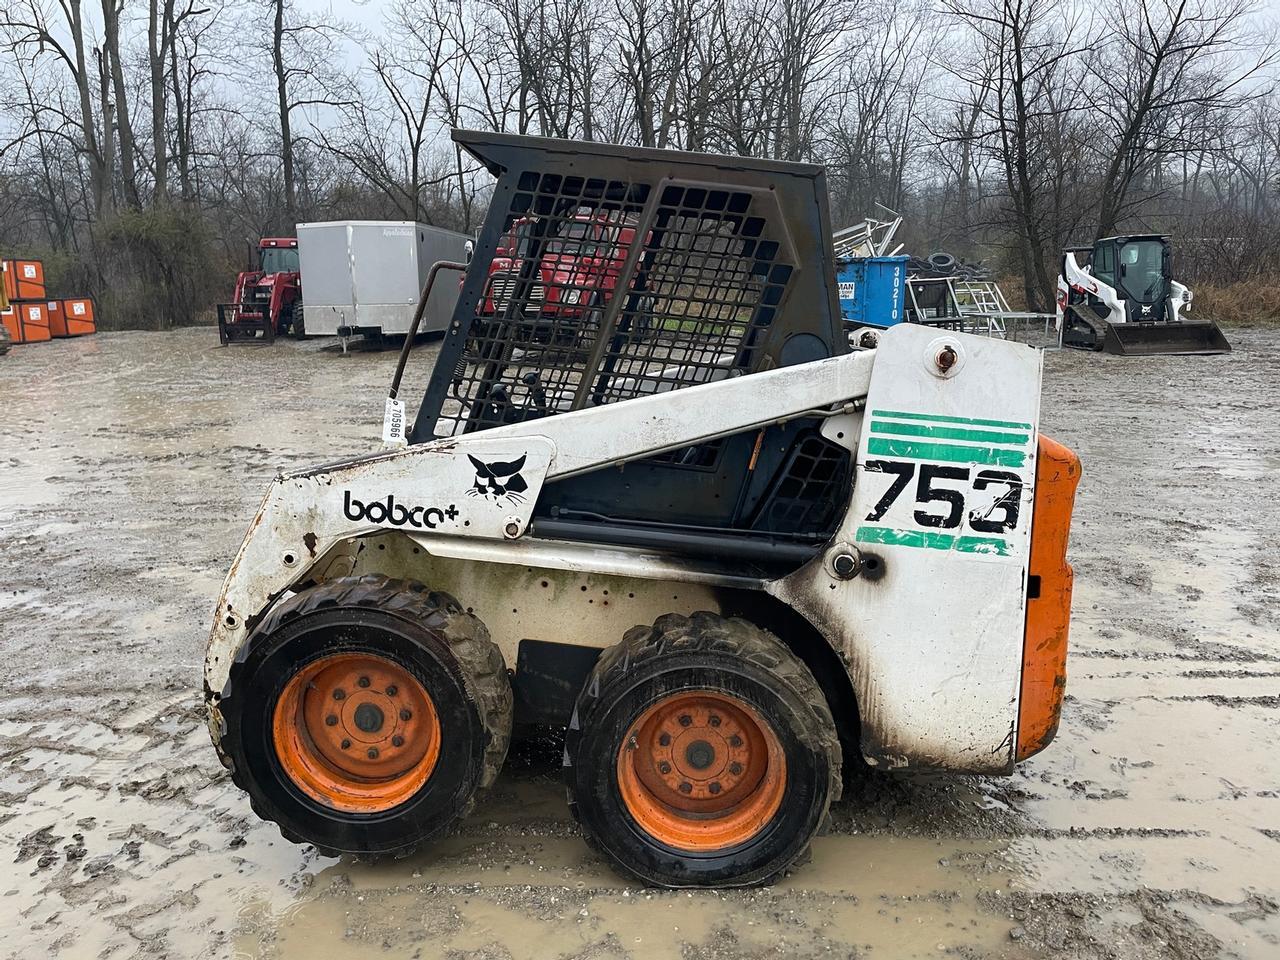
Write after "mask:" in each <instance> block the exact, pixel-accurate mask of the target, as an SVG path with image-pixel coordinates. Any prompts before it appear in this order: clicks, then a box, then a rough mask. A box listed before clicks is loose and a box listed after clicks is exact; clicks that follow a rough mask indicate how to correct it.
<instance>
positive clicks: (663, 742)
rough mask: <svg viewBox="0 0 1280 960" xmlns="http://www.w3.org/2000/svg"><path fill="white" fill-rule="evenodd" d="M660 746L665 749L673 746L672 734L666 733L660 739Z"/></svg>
mask: <svg viewBox="0 0 1280 960" xmlns="http://www.w3.org/2000/svg"><path fill="white" fill-rule="evenodd" d="M658 744H659V745H660V746H663V747H669V746H671V734H669V733H664V734H662V735H661V736H659V737H658Z"/></svg>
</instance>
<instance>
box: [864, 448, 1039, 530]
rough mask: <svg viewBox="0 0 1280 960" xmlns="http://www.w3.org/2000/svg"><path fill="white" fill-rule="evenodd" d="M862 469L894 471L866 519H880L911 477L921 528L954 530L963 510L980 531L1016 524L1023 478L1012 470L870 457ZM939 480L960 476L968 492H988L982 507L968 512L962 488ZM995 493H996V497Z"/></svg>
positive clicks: (960, 519) (916, 511) (957, 478)
mask: <svg viewBox="0 0 1280 960" xmlns="http://www.w3.org/2000/svg"><path fill="white" fill-rule="evenodd" d="M917 467H918V468H919V469H918V470H917ZM866 469H867V470H868V471H870V472H873V473H887V474H892V475H893V482H892V483H890V484H889V489H887V490H886V491H885V492H884V496H882V497H881V498H880V500H879V501H878V502H877V503H876V505H875V506H874V507H872V509H871V512H870V513H868V514H867V519H868V520H870V521H873V522H874V521H877V520H881V519H883V518H884V515H885V514H886V513H888V512H889V508H890V507H892V506H893V505H894V503H895V502H896V501H897V500H898V498H899V497H900V496H901V495H902V494H903V492H904V491H905V490H906V489H907V487H908V486H910V484H911V480H912V478H915V481H916V485H915V509H914V510H913V511H912V516H913V517H914V518H915V521H916V523H918V524H920V526H922V527H935V528H939V529H943V530H954V529H955V528H957V527H959V526H960V524H961V523H963V522H964V520H965V514H966V512H967V513H968V520H969V527H970V528H971V529H973V530H976V531H978V532H979V533H1007V532H1008V531H1010V530H1012V529H1014V528H1015V527H1016V526H1017V525H1018V512H1019V510H1021V508H1022V478H1021V477H1019V476H1018V475H1017V474H1016V473H1010V472H1008V471H1007V470H978V471H977V472H976V473H974V472H973V470H972V468H970V467H955V466H948V465H945V464H940V463H921V464H915V463H910V462H908V461H903V460H868V461H867V463H866ZM939 480H952V481H954V480H960V481H964V482H965V483H967V484H968V485H969V490H970V495H971V494H972V493H980V492H983V491H990V492H989V493H987V495H986V496H985V497H983V498H982V501H983V508H982V509H979V510H968V511H966V499H967V496H966V493H965V492H964V491H961V490H957V489H954V488H952V487H941V486H937V485H936V482H937V481H939ZM1001 487H1003V490H1001ZM993 493H997V494H998V495H996V496H995V497H994V500H993V499H992V494H993ZM988 504H989V506H988Z"/></svg>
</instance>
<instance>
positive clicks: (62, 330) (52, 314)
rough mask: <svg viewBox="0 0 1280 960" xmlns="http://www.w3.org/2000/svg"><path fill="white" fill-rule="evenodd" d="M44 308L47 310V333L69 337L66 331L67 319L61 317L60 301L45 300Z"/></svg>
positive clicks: (55, 336)
mask: <svg viewBox="0 0 1280 960" xmlns="http://www.w3.org/2000/svg"><path fill="white" fill-rule="evenodd" d="M44 306H45V309H46V310H48V311H49V333H50V334H52V335H53V336H54V338H57V337H69V336H70V334H69V333H67V321H66V320H64V319H63V317H62V301H61V300H47V301H45V305H44Z"/></svg>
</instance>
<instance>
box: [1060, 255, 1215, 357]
mask: <svg viewBox="0 0 1280 960" xmlns="http://www.w3.org/2000/svg"><path fill="white" fill-rule="evenodd" d="M1078 253H1084V254H1086V255H1087V256H1086V259H1085V263H1083V264H1081V263H1079V262H1078V261H1077V260H1076V254H1078ZM1172 260H1173V253H1172V249H1171V248H1170V245H1169V239H1168V238H1167V237H1161V236H1156V235H1141V236H1129V237H1106V238H1105V239H1102V240H1098V241H1096V242H1095V243H1094V245H1093V246H1092V247H1069V248H1068V249H1067V250H1066V251H1065V252H1064V253H1063V255H1062V272H1061V273H1060V274H1059V276H1058V293H1057V326H1058V339H1059V343H1060V344H1061V345H1062V346H1064V347H1076V348H1079V349H1082V350H1102V351H1104V352H1105V353H1112V354H1116V355H1118V356H1151V355H1155V354H1179V353H1192V354H1195V353H1227V352H1229V351H1230V350H1231V344H1229V343H1228V342H1227V338H1226V337H1225V336H1223V334H1222V331H1221V330H1220V329H1219V328H1218V325H1217V324H1216V323H1214V322H1213V321H1212V320H1199V321H1197V320H1189V319H1186V318H1185V317H1184V316H1183V314H1184V313H1186V312H1187V311H1189V310H1190V309H1191V290H1190V289H1188V288H1187V287H1186V286H1185V285H1183V284H1181V283H1178V282H1177V281H1176V280H1174V279H1173V272H1172Z"/></svg>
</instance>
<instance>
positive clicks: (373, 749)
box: [365, 747, 378, 760]
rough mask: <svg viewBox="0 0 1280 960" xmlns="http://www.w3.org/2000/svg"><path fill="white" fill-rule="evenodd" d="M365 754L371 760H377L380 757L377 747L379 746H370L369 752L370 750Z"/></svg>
mask: <svg viewBox="0 0 1280 960" xmlns="http://www.w3.org/2000/svg"><path fill="white" fill-rule="evenodd" d="M365 756H367V757H368V758H369V759H370V760H377V759H378V748H377V747H370V748H369V752H368V753H367V754H365Z"/></svg>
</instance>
